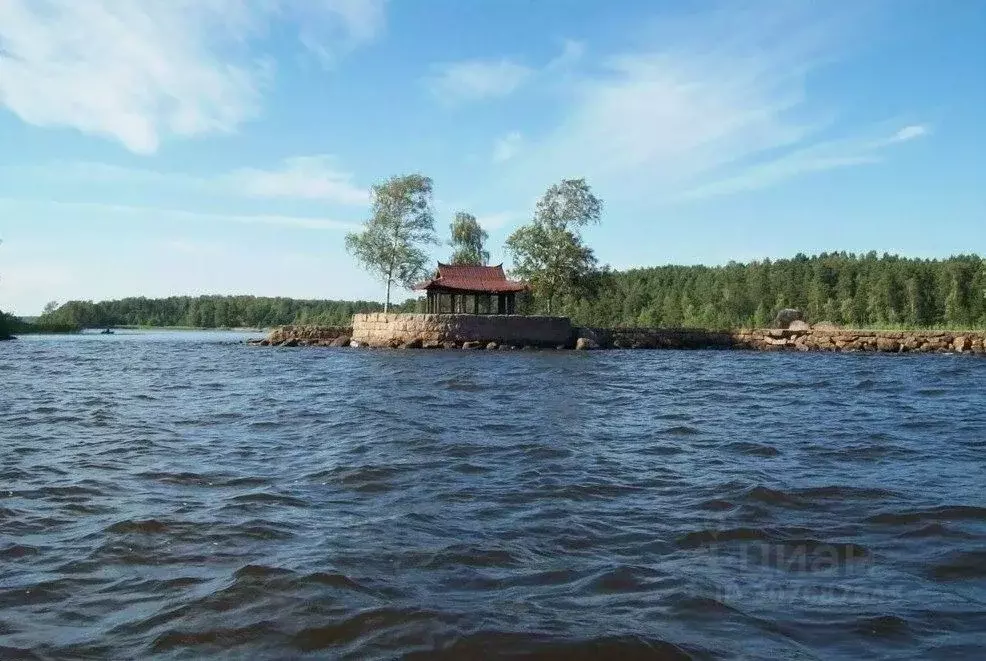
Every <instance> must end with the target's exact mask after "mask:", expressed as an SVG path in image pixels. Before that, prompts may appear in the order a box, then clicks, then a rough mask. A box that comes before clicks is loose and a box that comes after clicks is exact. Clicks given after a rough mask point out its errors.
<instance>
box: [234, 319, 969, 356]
mask: <svg viewBox="0 0 986 661" xmlns="http://www.w3.org/2000/svg"><path fill="white" fill-rule="evenodd" d="M352 336H353V329H352V328H351V327H344V326H284V327H281V328H277V329H275V330H274V331H272V332H271V333H270V334H269V335H268V336H267V337H266V338H265V339H263V340H254V341H251V343H250V344H253V345H257V346H276V347H337V348H341V347H351V346H357V347H359V346H367V345H365V344H360V343H359V342H354V341H353V340H352ZM386 346H387V347H389V348H393V349H485V350H500V351H508V350H521V349H560V350H565V349H574V350H590V349H745V350H753V351H803V352H806V351H831V352H881V353H968V354H976V355H986V332H983V331H873V330H855V329H841V328H838V329H837V328H831V327H829V326H825V327H821V328H798V329H777V328H770V329H740V330H728V331H710V330H699V329H644V328H578V327H576V328H573V333H572V337H571V339H570V341H568V342H566V343H563V344H550V345H543V344H542V345H535V344H510V343H501V342H497V341H495V340H490V341H484V340H471V341H464V342H457V341H452V340H446V341H437V340H423V339H421V338H410V339H407V340H406V341H402V342H393V343H391V344H389V345H386Z"/></svg>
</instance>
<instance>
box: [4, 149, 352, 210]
mask: <svg viewBox="0 0 986 661" xmlns="http://www.w3.org/2000/svg"><path fill="white" fill-rule="evenodd" d="M4 169H9V170H13V171H16V172H20V173H29V174H30V175H31V176H33V177H37V178H45V179H47V180H58V181H63V182H64V181H72V182H85V183H93V184H95V183H102V184H109V185H125V186H129V187H130V188H134V187H140V188H141V189H146V190H153V191H158V192H166V191H176V190H180V191H183V192H192V193H199V194H210V195H214V196H222V197H230V198H235V197H251V198H271V199H282V200H295V201H305V200H317V201H321V202H332V203H336V204H342V205H350V206H365V205H368V204H369V202H370V195H369V189H368V187H361V186H359V185H357V184H355V183H354V181H353V175H352V173H350V172H347V171H345V170H344V169H342V168H341V167H340V166H339V165H338V162H337V160H336V159H335V157H333V156H331V155H328V154H318V155H313V156H295V157H292V158H287V159H284V160H283V161H281V162H280V163H278V164H277V165H274V166H271V167H268V168H257V167H246V168H239V169H237V170H233V171H231V172H227V173H220V174H214V175H191V174H187V173H183V172H162V171H157V170H152V169H147V168H129V167H121V166H118V165H112V164H108V163H99V162H91V161H81V162H80V161H70V162H55V163H51V164H47V165H43V166H20V167H9V168H3V167H0V172H2V171H3V170H4Z"/></svg>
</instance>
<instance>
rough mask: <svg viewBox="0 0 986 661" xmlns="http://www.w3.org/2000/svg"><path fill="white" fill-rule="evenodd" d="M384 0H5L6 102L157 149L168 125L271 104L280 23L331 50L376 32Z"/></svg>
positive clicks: (0, 70) (186, 132) (177, 130)
mask: <svg viewBox="0 0 986 661" xmlns="http://www.w3.org/2000/svg"><path fill="white" fill-rule="evenodd" d="M383 2H384V0H311V1H310V2H305V1H304V0H257V1H256V2H251V3H245V2H242V1H241V0H143V1H140V2H138V1H134V0H86V2H77V1H75V0H48V1H46V2H36V1H34V0H4V1H3V2H0V53H2V56H0V104H2V105H5V106H6V107H7V108H9V109H10V110H11V111H12V112H13V113H14V114H15V115H17V116H18V117H20V118H21V119H22V120H23V121H25V122H27V123H29V124H34V125H36V126H43V127H71V128H74V129H78V130H80V131H82V132H85V133H90V134H94V135H101V136H105V137H110V138H113V139H115V140H118V141H119V142H121V143H122V144H123V145H124V146H125V147H126V148H127V149H129V150H131V151H133V152H137V153H144V154H147V153H153V152H154V151H156V150H157V148H158V146H159V144H160V142H161V140H162V139H164V138H166V137H168V136H195V135H201V134H208V133H228V132H232V131H234V130H236V128H237V127H238V126H239V125H240V124H242V123H243V122H244V121H247V120H248V119H250V118H251V117H254V116H255V115H256V114H257V113H258V112H259V110H260V106H261V96H262V90H263V88H264V86H265V83H266V81H267V80H268V79H269V77H270V75H271V71H272V68H271V66H270V62H269V60H268V59H267V58H265V57H264V56H263V55H258V53H257V52H255V51H254V50H253V49H252V48H251V47H252V46H254V45H256V44H258V43H260V42H262V41H263V39H264V37H265V34H266V32H267V28H268V24H269V23H271V22H273V21H275V20H277V21H287V22H289V23H291V24H294V25H298V26H299V27H298V28H297V29H298V35H299V39H301V41H302V42H303V43H304V45H305V46H306V47H308V48H309V49H311V50H316V51H317V50H319V49H321V50H322V52H323V54H327V53H330V52H333V53H334V52H337V50H338V49H341V48H348V47H352V45H354V44H356V43H358V42H360V41H364V40H366V39H369V38H371V37H372V36H373V34H375V31H376V30H378V29H379V25H380V23H381V21H382V18H381V16H382V11H383V10H382V7H383Z"/></svg>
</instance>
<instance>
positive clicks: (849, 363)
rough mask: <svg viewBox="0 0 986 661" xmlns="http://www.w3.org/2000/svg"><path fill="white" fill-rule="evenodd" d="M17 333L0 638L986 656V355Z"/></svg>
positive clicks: (499, 650)
mask: <svg viewBox="0 0 986 661" xmlns="http://www.w3.org/2000/svg"><path fill="white" fill-rule="evenodd" d="M245 337H246V336H243V335H234V334H223V333H156V334H155V333H137V334H126V335H125V334H119V333H118V334H117V335H113V336H77V337H35V338H25V339H22V340H20V341H17V342H10V343H0V379H2V390H0V657H2V658H9V657H20V656H24V657H27V658H31V657H32V656H37V657H40V658H51V657H55V658H82V657H87V658H91V657H113V658H146V657H148V656H151V655H155V654H157V655H161V656H163V657H166V658H200V657H203V656H211V657H225V658H296V657H299V656H311V657H316V658H325V657H330V658H335V657H342V658H360V659H362V658H395V657H407V658H417V657H420V658H462V659H474V658H487V657H490V656H495V655H500V656H503V657H509V656H512V655H525V654H527V655H531V656H530V657H527V658H546V659H580V658H583V659H590V658H602V659H623V660H626V659H636V658H667V659H678V658H682V659H685V658H695V659H719V658H722V659H730V658H746V659H751V658H752V659H760V658H775V659H856V658H862V657H867V658H887V659H890V658H893V659H898V658H909V659H982V658H986V406H984V404H986V360H982V359H977V358H972V357H967V356H896V355H828V354H798V355H792V354H757V353H746V352H715V351H695V352H673V351H652V352H647V351H635V352H634V351H626V352H624V351H610V352H588V353H577V352H512V353H506V352H495V353H493V352H489V353H488V352H482V351H481V352H461V351H460V352H426V351H417V352H413V351H412V352H397V351H365V350H344V349H343V350H335V349H264V348H251V347H247V346H244V345H243V344H242V343H241V342H242V339H244V338H245Z"/></svg>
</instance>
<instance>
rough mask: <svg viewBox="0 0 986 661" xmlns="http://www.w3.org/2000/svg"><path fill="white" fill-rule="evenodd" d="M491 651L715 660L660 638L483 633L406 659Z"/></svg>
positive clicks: (531, 659) (567, 660) (546, 659)
mask: <svg viewBox="0 0 986 661" xmlns="http://www.w3.org/2000/svg"><path fill="white" fill-rule="evenodd" d="M491 650H496V651H497V656H499V657H503V658H513V659H526V660H528V661H595V660H597V659H621V660H625V661H635V660H637V659H640V660H643V659H652V660H653V661H691V660H692V659H695V658H712V656H713V655H712V654H711V653H709V652H708V650H705V649H702V648H700V647H698V646H695V645H692V646H678V645H675V644H673V643H670V642H668V641H665V640H661V639H658V638H644V637H640V636H620V637H615V636H607V637H598V638H587V639H583V640H575V641H571V640H557V641H556V640H551V639H549V638H546V637H544V636H538V635H536V634H519V633H512V632H502V631H482V632H477V633H473V634H470V635H468V636H464V637H462V638H458V639H456V640H455V641H454V642H452V643H451V644H449V645H447V646H445V647H442V648H440V649H435V650H428V651H418V652H412V653H410V654H407V655H405V656H404V657H403V658H405V659H407V660H408V661H425V660H431V659H436V660H437V661H451V660H452V659H482V658H489V656H490V651H491ZM690 652H691V653H690ZM692 654H696V655H697V656H693V655H692Z"/></svg>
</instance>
